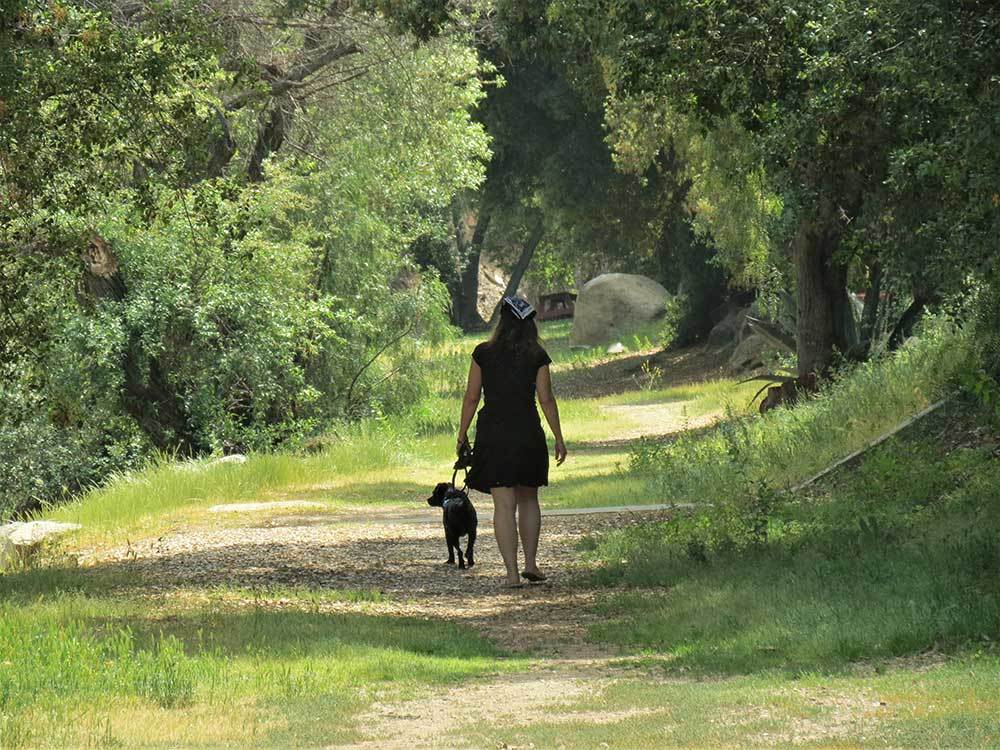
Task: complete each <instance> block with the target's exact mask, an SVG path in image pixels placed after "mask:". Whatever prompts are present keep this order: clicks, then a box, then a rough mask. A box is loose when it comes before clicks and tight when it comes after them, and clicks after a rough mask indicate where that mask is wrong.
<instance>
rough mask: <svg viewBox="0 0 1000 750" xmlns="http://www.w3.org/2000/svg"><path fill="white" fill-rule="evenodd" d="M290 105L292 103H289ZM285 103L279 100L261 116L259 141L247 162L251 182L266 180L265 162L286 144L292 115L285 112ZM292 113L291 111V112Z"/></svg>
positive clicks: (255, 143) (258, 133)
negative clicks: (286, 134) (286, 135)
mask: <svg viewBox="0 0 1000 750" xmlns="http://www.w3.org/2000/svg"><path fill="white" fill-rule="evenodd" d="M289 104H290V102H289ZM284 105H285V101H283V100H282V99H278V100H276V101H275V102H274V104H273V105H272V106H271V109H270V110H269V111H267V112H265V113H264V114H263V115H262V116H261V120H260V124H259V125H258V127H257V140H256V141H255V142H254V145H253V150H252V151H251V152H250V160H249V161H248V162H247V177H248V178H249V179H250V181H251V182H261V181H263V179H264V160H265V159H266V158H267V157H268V156H270V155H271V154H273V153H274V152H275V151H277V150H278V149H279V148H281V144H283V143H284V142H285V133H286V132H287V130H288V125H289V119H290V117H291V115H289V114H288V113H286V112H285V109H284ZM289 111H290V110H289Z"/></svg>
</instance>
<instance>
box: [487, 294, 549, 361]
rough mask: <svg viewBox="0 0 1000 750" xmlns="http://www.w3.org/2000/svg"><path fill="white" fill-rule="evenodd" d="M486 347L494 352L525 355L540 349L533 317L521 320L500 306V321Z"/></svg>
mask: <svg viewBox="0 0 1000 750" xmlns="http://www.w3.org/2000/svg"><path fill="white" fill-rule="evenodd" d="M486 345H487V346H488V347H489V348H490V349H493V350H495V351H505V352H510V353H512V354H525V353H527V352H534V351H537V350H538V349H540V348H541V346H542V345H541V343H540V342H539V340H538V326H536V325H535V319H534V316H532V317H530V318H528V319H527V320H521V319H520V318H518V317H517V316H516V315H514V312H513V311H512V310H511V309H510V308H509V307H508V306H507V305H505V304H503V303H501V305H500V320H499V322H498V323H497V327H496V328H494V329H493V335H492V336H490V340H489V341H488V342H486Z"/></svg>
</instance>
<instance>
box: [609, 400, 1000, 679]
mask: <svg viewBox="0 0 1000 750" xmlns="http://www.w3.org/2000/svg"><path fill="white" fill-rule="evenodd" d="M969 411H970V410H969V407H967V406H965V405H962V404H958V405H955V406H953V407H952V406H949V408H948V409H946V410H945V411H944V412H939V413H936V414H935V415H934V416H933V417H929V418H928V419H927V420H925V421H924V422H920V423H917V424H915V425H914V426H913V427H911V428H910V429H908V430H906V431H905V432H904V433H901V434H900V435H899V436H897V437H894V438H892V439H891V440H889V441H887V442H886V443H884V444H883V445H882V446H880V447H879V448H877V449H875V450H873V451H871V452H870V453H867V454H865V455H864V456H863V458H862V459H861V461H860V463H859V464H858V465H857V466H852V467H850V468H841V469H838V470H837V471H836V472H835V473H834V474H833V475H831V476H829V477H827V478H825V479H824V481H823V482H822V483H821V484H820V485H818V486H815V487H812V488H811V489H810V492H809V493H808V494H800V495H797V496H790V495H789V496H785V497H784V498H783V501H782V502H780V503H777V504H776V505H774V506H772V507H771V508H770V509H769V510H768V513H767V515H766V516H765V517H764V519H763V521H764V528H765V529H766V531H767V533H766V535H765V536H763V537H762V538H758V539H757V540H756V543H754V544H750V545H744V546H737V545H734V544H731V543H730V544H728V546H727V545H725V544H718V545H716V546H714V547H711V546H699V545H698V542H699V540H701V539H704V538H710V537H707V536H706V533H705V530H706V529H707V528H709V527H710V526H711V525H712V524H713V523H715V520H714V514H715V513H717V512H718V510H719V509H718V508H716V507H713V508H709V509H706V510H705V511H704V512H703V513H700V514H698V515H693V516H691V517H687V516H684V517H679V518H675V519H672V520H671V521H669V522H666V523H660V524H649V525H646V526H641V527H635V528H629V529H623V530H621V531H618V532H615V533H612V534H609V535H607V536H606V537H604V538H602V539H601V540H599V541H598V542H597V543H596V545H595V551H596V555H597V556H598V557H599V558H600V559H601V560H602V561H603V563H604V564H603V566H602V567H601V569H600V572H599V573H598V574H597V577H596V580H598V581H601V582H606V583H615V584H620V583H625V584H629V585H633V586H643V587H663V588H662V589H661V593H653V592H650V591H648V590H647V591H646V592H644V593H643V594H641V595H639V594H621V595H617V596H614V597H612V598H611V599H609V601H608V602H607V603H606V606H607V614H608V617H607V619H606V620H605V621H604V622H603V623H602V624H600V625H599V626H597V627H596V628H595V630H594V634H595V635H596V636H597V637H598V638H600V639H601V640H607V641H610V642H614V643H619V644H623V645H625V644H627V645H629V646H632V647H636V646H640V647H651V648H653V649H655V650H657V651H660V652H664V653H666V654H669V656H670V661H671V663H672V664H673V665H674V666H677V667H684V668H685V669H698V670H704V671H709V672H718V671H725V672H740V673H745V672H753V671H758V670H764V669H782V670H787V671H790V672H792V673H797V672H799V671H803V670H805V671H808V670H839V669H842V668H845V667H848V666H849V665H851V664H852V663H853V662H856V661H857V660H859V659H885V658H889V657H898V656H906V655H909V654H914V653H920V652H922V651H924V650H926V649H929V648H937V649H942V650H943V649H957V648H964V647H976V646H977V645H978V644H981V643H986V644H987V645H989V644H992V643H993V640H994V639H995V638H996V635H997V633H1000V585H998V583H997V579H996V576H995V571H996V569H997V566H998V565H1000V541H998V540H1000V535H998V531H1000V520H998V519H1000V462H997V461H996V459H995V458H994V457H993V456H992V448H991V447H990V446H991V445H992V444H991V443H989V444H987V445H986V446H984V447H977V446H972V447H964V448H955V447H954V446H952V445H950V444H948V442H947V441H946V442H945V444H942V440H941V436H942V435H948V434H957V435H960V436H962V439H961V441H960V442H961V443H965V442H967V441H968V439H969V436H975V435H981V434H982V424H981V422H980V421H979V418H980V417H981V414H978V413H976V412H974V411H973V412H971V414H970V413H969ZM990 647H991V648H992V646H990Z"/></svg>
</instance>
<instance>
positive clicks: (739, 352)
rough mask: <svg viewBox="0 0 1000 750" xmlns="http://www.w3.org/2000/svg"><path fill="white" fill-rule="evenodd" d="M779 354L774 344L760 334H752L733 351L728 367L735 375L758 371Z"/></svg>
mask: <svg viewBox="0 0 1000 750" xmlns="http://www.w3.org/2000/svg"><path fill="white" fill-rule="evenodd" d="M778 352H779V349H778V348H777V347H776V346H775V345H774V342H772V341H770V340H769V339H768V338H766V337H765V336H761V335H760V334H759V333H751V334H750V335H749V336H747V337H745V338H744V339H743V340H742V341H740V343H738V344H737V345H736V348H735V349H733V353H732V354H730V355H729V362H728V364H727V367H728V368H729V371H730V372H732V373H735V374H740V373H744V372H747V371H748V370H756V369H758V368H761V367H764V366H765V365H766V364H768V363H769V362H770V361H771V360H772V359H773V358H774V357H775V356H776V355H777V354H778Z"/></svg>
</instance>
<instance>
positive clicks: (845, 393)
mask: <svg viewBox="0 0 1000 750" xmlns="http://www.w3.org/2000/svg"><path fill="white" fill-rule="evenodd" d="M968 359H969V352H968V344H967V341H966V338H965V336H964V334H962V333H957V332H954V331H951V330H950V329H948V328H947V327H946V326H944V325H930V326H928V327H927V329H926V331H925V333H924V335H923V336H922V337H921V338H920V339H917V340H911V342H910V343H909V344H908V345H907V346H905V347H904V348H903V349H902V350H900V351H899V352H897V353H896V354H895V355H894V356H892V357H889V358H886V359H882V360H878V361H873V362H866V363H864V364H861V365H858V366H856V367H854V368H852V369H849V370H848V371H847V374H846V375H844V376H843V377H842V378H841V379H839V380H837V381H835V382H833V383H831V384H828V385H827V386H826V387H825V388H823V390H822V391H821V392H820V393H819V394H818V395H817V396H816V397H814V398H811V399H809V400H808V401H806V402H805V403H803V404H800V405H799V406H797V407H796V408H794V409H787V408H785V409H777V410H774V411H772V412H770V413H768V414H767V415H766V417H765V418H763V419H760V418H758V417H756V416H752V417H743V418H741V419H732V420H729V423H728V424H723V425H722V426H721V427H720V429H718V430H715V431H712V432H711V433H710V434H708V435H691V436H686V437H684V438H683V439H681V440H678V441H676V442H674V443H671V444H669V445H664V444H660V443H646V444H640V445H639V446H637V447H636V449H634V450H633V453H632V458H631V462H630V468H631V469H632V470H633V471H635V472H637V473H642V474H644V475H645V476H646V477H647V478H648V481H649V483H650V485H651V486H652V487H653V488H654V490H655V491H656V493H657V494H660V495H661V496H668V497H670V498H672V499H673V500H676V501H678V502H699V501H705V500H708V501H716V502H717V501H719V500H720V499H722V498H725V497H727V496H728V495H731V494H733V493H734V492H736V491H738V487H739V486H740V484H741V483H743V482H744V481H745V479H746V475H747V474H748V473H749V474H750V475H751V476H752V478H753V479H754V480H755V481H764V482H766V483H768V484H769V485H771V486H774V487H786V486H790V485H792V484H794V483H796V482H798V481H799V480H802V479H805V478H807V477H809V476H810V475H812V474H813V473H815V472H818V471H820V470H821V469H823V468H825V467H826V466H828V465H829V464H831V463H832V462H833V461H835V460H836V459H838V458H841V457H842V456H845V455H847V454H849V453H851V452H852V451H853V450H855V449H857V448H859V447H861V446H863V445H865V444H866V443H867V442H868V441H869V440H871V439H873V438H875V437H877V436H879V435H881V434H882V433H884V432H885V431H887V430H888V429H890V428H891V427H893V426H895V425H896V424H897V423H899V422H900V421H902V420H903V419H904V418H906V417H908V416H909V415H911V414H913V413H914V412H917V411H919V410H920V409H921V408H923V407H925V406H927V405H928V404H930V403H932V402H933V401H935V400H937V399H939V398H941V397H942V395H943V394H944V393H945V392H946V390H947V388H948V384H949V383H950V382H952V381H953V379H954V378H955V376H956V375H957V373H958V372H959V371H960V370H961V368H962V367H964V366H965V363H966V362H967V361H968ZM734 416H739V415H734Z"/></svg>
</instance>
